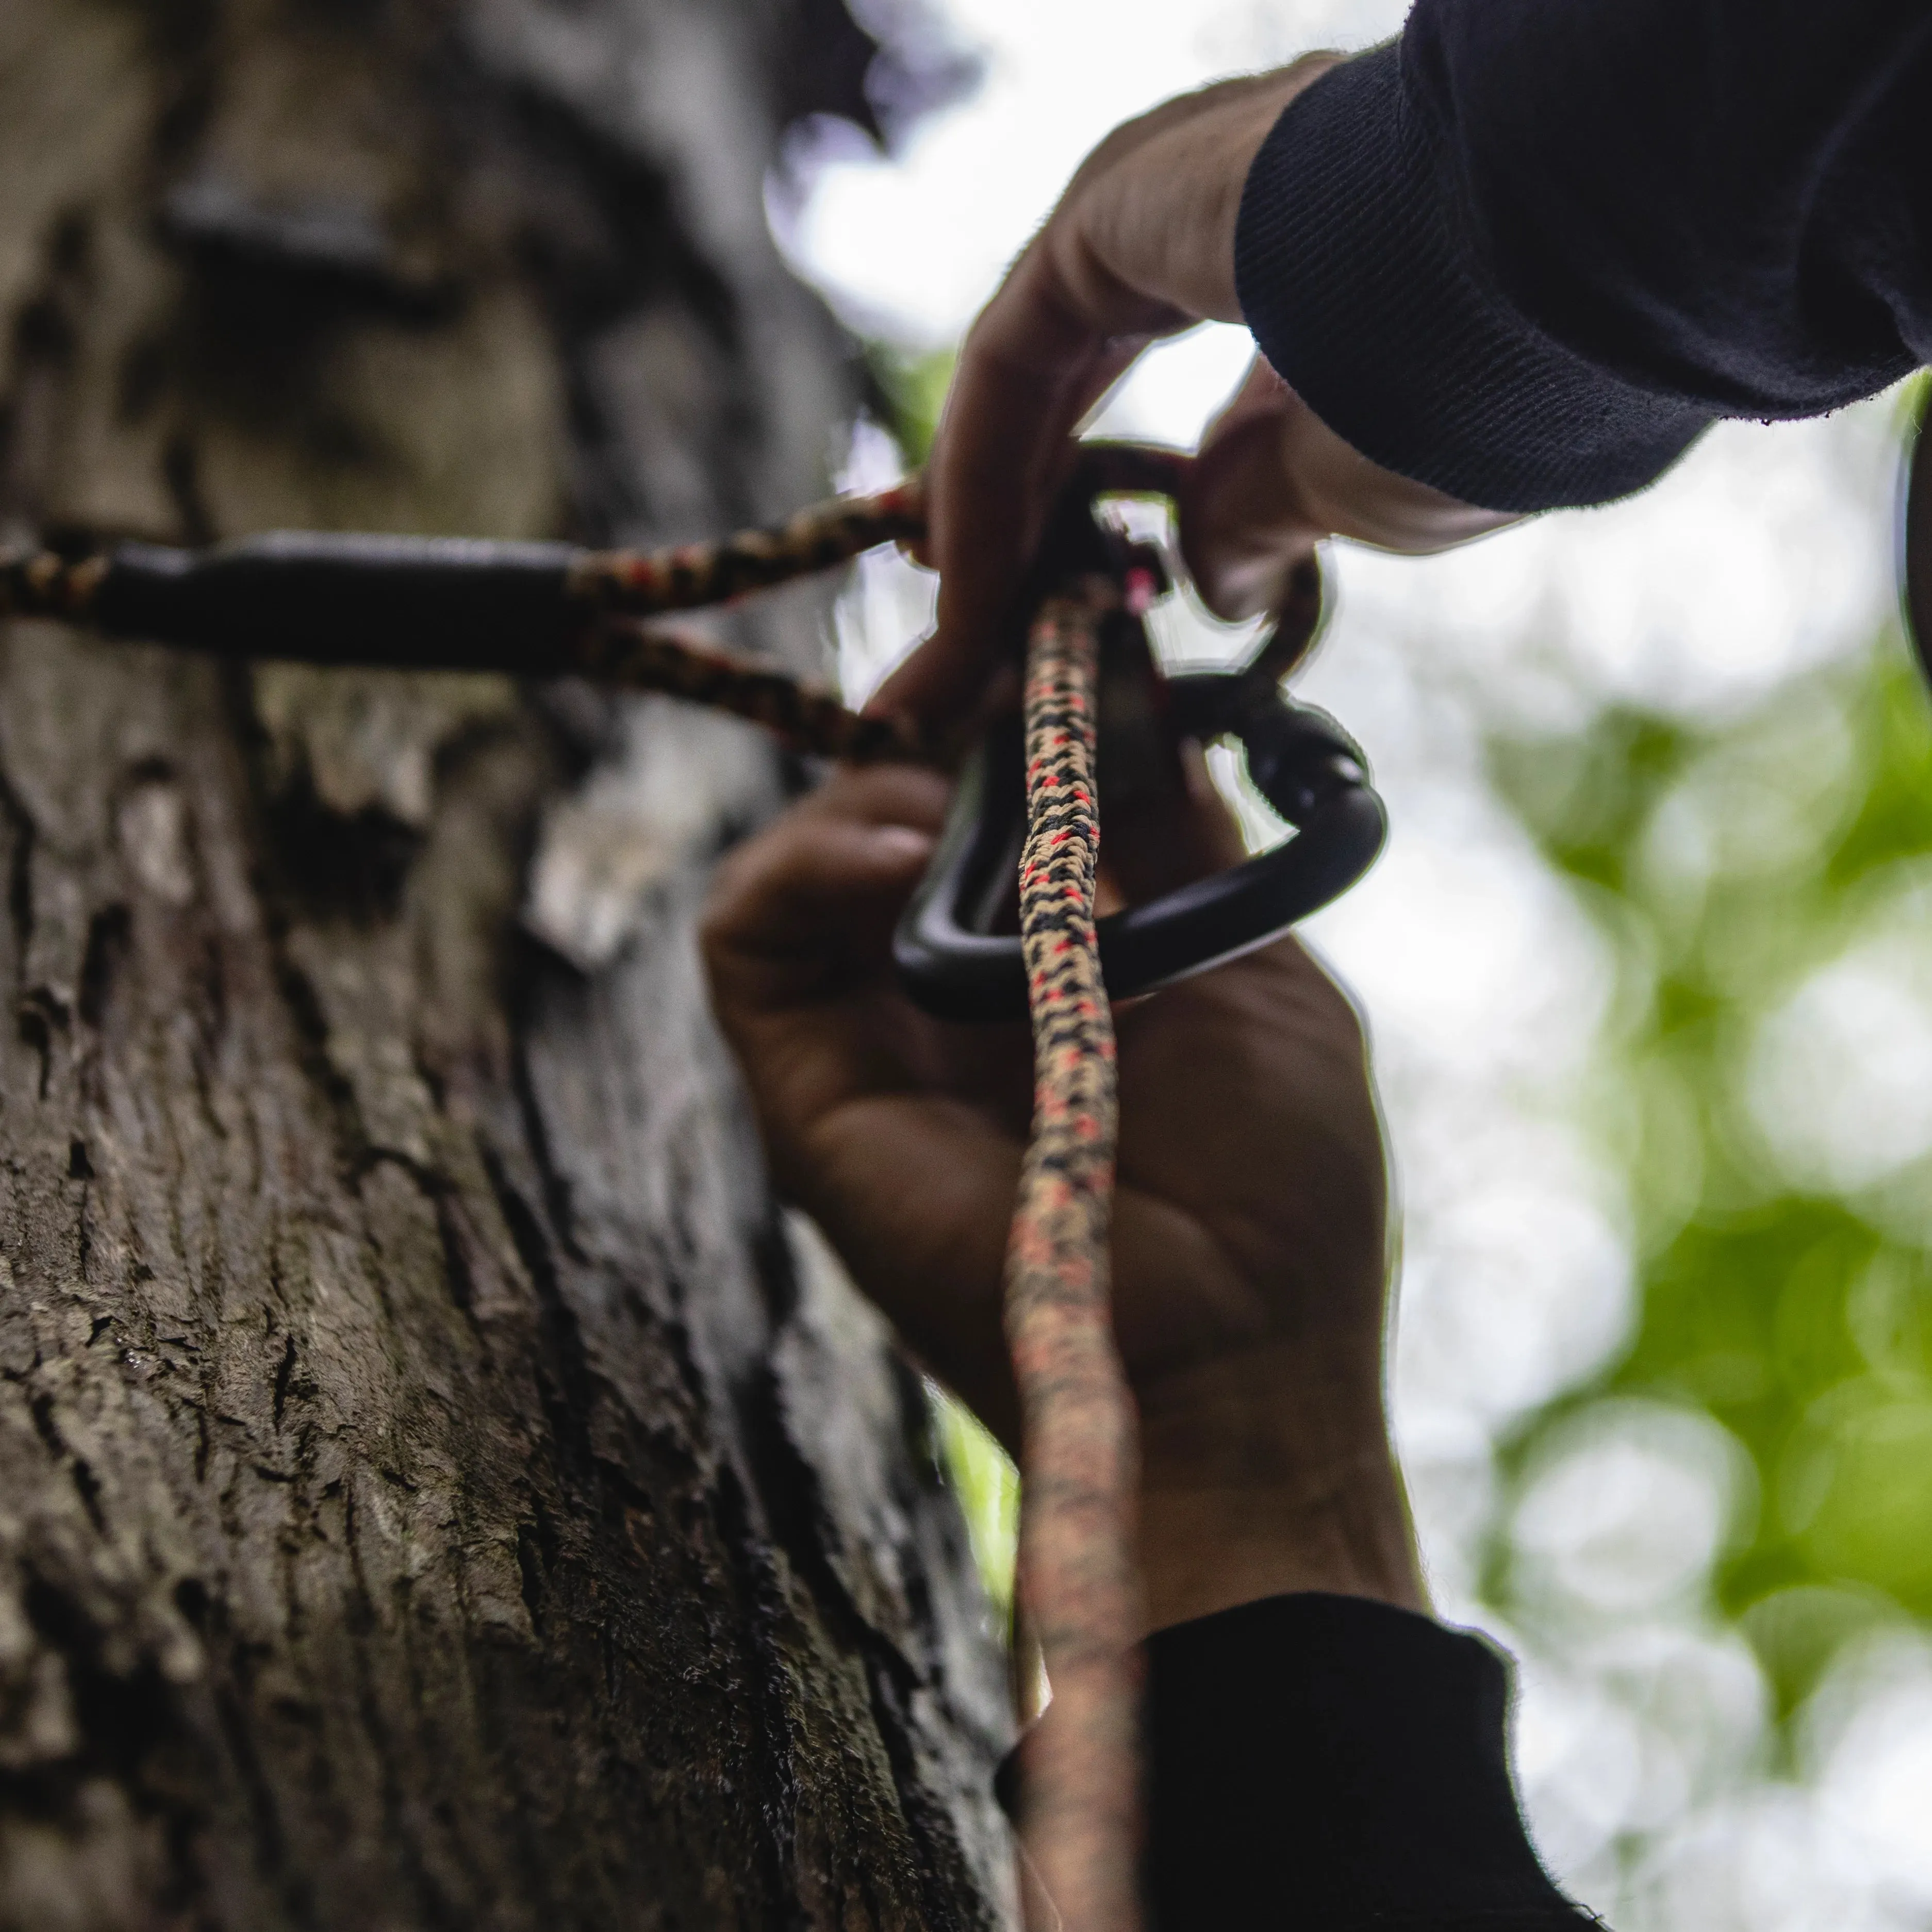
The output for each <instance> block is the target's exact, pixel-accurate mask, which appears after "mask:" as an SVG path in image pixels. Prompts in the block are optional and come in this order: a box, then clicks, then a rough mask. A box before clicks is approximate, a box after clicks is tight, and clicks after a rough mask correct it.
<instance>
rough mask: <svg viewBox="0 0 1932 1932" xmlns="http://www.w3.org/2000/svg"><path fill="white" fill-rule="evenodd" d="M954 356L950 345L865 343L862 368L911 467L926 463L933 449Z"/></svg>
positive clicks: (884, 417)
mask: <svg viewBox="0 0 1932 1932" xmlns="http://www.w3.org/2000/svg"><path fill="white" fill-rule="evenodd" d="M957 360H958V354H957V352H956V351H955V350H951V349H934V350H923V351H919V350H902V349H897V348H895V347H892V345H891V344H889V343H883V342H870V343H868V344H866V346H865V370H866V373H867V374H868V376H869V377H871V381H872V385H873V387H874V390H875V391H876V392H877V393H876V397H875V402H876V404H877V407H878V408H879V410H880V414H881V415H882V416H883V419H884V425H885V427H886V428H887V429H889V430H890V431H892V434H893V436H894V437H895V438H896V439H897V440H898V446H899V447H900V449H902V450H903V451H904V452H905V460H906V462H907V465H908V466H910V467H913V468H915V469H916V468H917V467H918V466H919V464H921V463H923V462H925V460H926V457H927V455H928V454H929V452H930V451H931V450H932V438H933V433H934V431H936V430H937V429H938V427H939V412H940V409H941V405H942V404H944V402H945V401H946V390H947V384H949V383H950V382H951V381H952V380H953V364H954V363H955V362H956V361H957Z"/></svg>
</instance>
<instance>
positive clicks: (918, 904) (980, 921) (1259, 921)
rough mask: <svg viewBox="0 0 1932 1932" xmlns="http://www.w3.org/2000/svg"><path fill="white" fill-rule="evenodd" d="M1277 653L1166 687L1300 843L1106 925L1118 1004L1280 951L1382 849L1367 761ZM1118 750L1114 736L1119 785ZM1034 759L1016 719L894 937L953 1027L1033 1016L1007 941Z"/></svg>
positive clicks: (962, 784) (1109, 979) (963, 799)
mask: <svg viewBox="0 0 1932 1932" xmlns="http://www.w3.org/2000/svg"><path fill="white" fill-rule="evenodd" d="M1310 628H1311V629H1312V619H1311V624H1310ZM1277 656H1278V653H1277V652H1276V651H1274V650H1273V649H1269V648H1266V647H1265V648H1264V649H1263V650H1262V652H1260V653H1259V656H1258V658H1257V659H1256V663H1255V664H1254V665H1253V666H1252V667H1250V668H1249V669H1248V670H1243V671H1237V672H1232V673H1196V674H1192V675H1187V676H1178V677H1175V678H1172V679H1166V680H1164V681H1163V684H1162V685H1161V691H1162V693H1163V697H1164V699H1165V701H1166V706H1165V708H1166V715H1167V721H1168V723H1169V727H1170V729H1171V730H1172V731H1173V732H1174V733H1175V734H1177V735H1179V736H1187V737H1191V738H1195V739H1199V740H1200V741H1201V742H1203V743H1204V744H1205V743H1207V742H1210V741H1211V740H1212V739H1216V738H1219V737H1222V736H1232V737H1234V738H1235V739H1238V740H1239V741H1240V742H1241V746H1242V748H1243V750H1244V752H1245V754H1246V755H1247V767H1248V772H1249V775H1250V777H1251V778H1253V781H1254V783H1255V784H1256V787H1257V789H1258V790H1259V791H1260V792H1261V793H1262V796H1263V797H1265V799H1267V800H1268V802H1269V804H1270V805H1272V806H1273V807H1274V809H1275V810H1276V811H1277V812H1279V813H1280V814H1281V816H1282V817H1283V818H1285V819H1286V820H1288V822H1289V823H1290V824H1291V825H1292V826H1295V835H1294V836H1293V837H1292V838H1289V839H1287V840H1286V841H1283V843H1282V844H1280V845H1277V847H1274V850H1271V851H1268V852H1265V853H1262V854H1260V855H1259V856H1258V857H1256V858H1253V859H1248V860H1247V861H1246V862H1244V863H1243V864H1241V865H1235V866H1233V867H1231V868H1229V870H1227V871H1224V872H1220V873H1217V874H1214V876H1213V877H1209V878H1205V879H1199V880H1195V881H1194V882H1193V883H1191V884H1190V885H1187V886H1182V887H1181V889H1179V890H1178V891H1175V892H1169V893H1167V894H1166V895H1163V897H1161V898H1157V899H1154V900H1151V901H1149V902H1148V903H1147V904H1144V905H1137V906H1133V907H1129V908H1128V909H1127V910H1125V911H1123V912H1118V913H1112V914H1111V915H1110V916H1108V917H1106V918H1105V919H1102V920H1101V921H1100V965H1101V969H1102V971H1103V974H1105V976H1106V983H1107V991H1108V992H1109V995H1110V996H1111V997H1112V998H1115V999H1116V1000H1120V999H1126V998H1130V997H1131V996H1132V995H1135V994H1137V993H1147V992H1153V991H1154V989H1156V988H1157V987H1159V986H1167V985H1169V984H1170V983H1172V982H1173V981H1175V980H1182V979H1185V978H1187V977H1188V976H1189V975H1190V974H1195V973H1201V972H1205V971H1207V970H1208V968H1210V967H1211V966H1218V965H1221V964H1222V963H1223V962H1225V961H1226V960H1229V959H1236V958H1238V957H1239V956H1240V955H1241V954H1242V953H1249V952H1252V951H1253V950H1255V949H1256V947H1262V946H1265V945H1267V944H1269V943H1270V942H1271V941H1273V940H1275V939H1277V938H1280V936H1281V935H1283V933H1285V932H1287V931H1288V930H1289V928H1290V927H1292V926H1294V925H1295V924H1296V923H1297V922H1298V921H1299V920H1301V919H1305V918H1307V916H1308V915H1309V914H1310V913H1313V912H1315V911H1316V910H1319V908H1320V907H1322V906H1325V905H1326V904H1328V903H1329V902H1330V901H1331V900H1333V899H1335V898H1338V897H1340V895H1341V894H1342V893H1343V892H1346V891H1347V890H1348V889H1349V886H1352V885H1353V884H1354V883H1355V881H1356V880H1358V879H1359V878H1360V877H1361V876H1362V874H1364V872H1365V871H1367V870H1368V868H1369V866H1370V865H1371V864H1372V863H1373V861H1374V859H1375V857H1376V854H1377V853H1379V851H1380V850H1382V843H1383V841H1384V839H1385V838H1386V836H1387V835H1388V815H1387V814H1386V812H1385V810H1384V808H1383V806H1382V800H1381V799H1380V798H1379V796H1377V795H1376V792H1375V790H1374V788H1373V786H1372V785H1371V784H1370V782H1369V775H1368V768H1367V760H1366V759H1365V758H1364V757H1363V755H1362V752H1361V748H1360V747H1359V746H1358V745H1356V744H1355V742H1354V740H1353V739H1351V738H1350V737H1349V735H1348V733H1346V732H1345V731H1344V730H1343V729H1342V728H1341V727H1340V725H1339V724H1337V723H1336V722H1335V721H1334V719H1333V718H1331V717H1329V716H1328V714H1327V713H1326V712H1322V711H1318V710H1316V709H1313V708H1312V707H1311V706H1307V705H1301V704H1297V703H1294V702H1292V700H1289V698H1287V697H1285V696H1284V695H1283V694H1282V692H1281V690H1280V685H1279V684H1278V682H1277V671H1276V668H1275V664H1276V661H1277ZM1106 750H1107V741H1106V736H1105V734H1104V731H1103V737H1102V740H1101V757H1102V760H1103V764H1102V781H1103V784H1105V782H1106V766H1105V762H1104V761H1105V759H1106ZM1024 760H1025V747H1024V744H1023V742H1022V731H1021V726H1020V722H1019V719H1018V718H1009V719H1006V720H1003V721H1001V723H1000V724H998V725H996V726H995V728H994V729H993V730H992V731H991V732H989V733H988V735H987V736H986V739H984V740H983V742H982V743H981V744H980V747H979V748H978V749H977V751H975V752H974V754H973V756H972V757H971V759H970V760H968V763H967V765H966V767H965V770H964V772H962V775H961V778H960V781H959V790H958V791H957V793H956V794H955V796H954V799H953V809H952V811H951V813H950V814H949V816H948V817H947V823H946V828H945V830H944V832H943V833H942V834H941V838H940V841H939V844H938V847H937V849H936V850H935V853H934V854H933V859H932V865H930V866H929V868H928V869H927V871H926V877H925V878H924V880H922V882H921V884H920V886H919V889H918V891H917V892H915V893H914V895H913V898H912V900H911V901H910V904H908V905H907V907H906V910H905V912H904V915H903V916H902V917H901V919H900V921H899V925H898V931H897V932H895V935H893V941H892V956H893V959H894V961H895V963H896V965H897V966H898V973H899V978H900V981H901V984H903V985H904V987H905V989H906V991H907V992H908V993H909V994H910V995H911V996H912V998H913V1000H914V1001H916V1003H917V1004H919V1006H921V1007H923V1008H924V1009H925V1010H926V1011H927V1012H928V1013H932V1014H933V1015H935V1016H936V1017H938V1018H939V1019H949V1020H1022V1019H1025V1017H1026V1013H1027V987H1026V971H1025V965H1023V963H1022V959H1021V956H1020V942H1019V938H1018V937H1017V936H1009V935H1004V934H1000V933H997V932H995V931H994V930H993V927H994V925H995V922H996V921H997V920H998V918H999V916H1000V914H1001V910H1002V909H1003V908H1004V906H1005V904H1007V901H1008V899H1009V898H1010V895H1011V892H1012V891H1013V880H1014V877H1015V874H1016V870H1017V868H1018V864H1019V850H1020V844H1021V840H1022V835H1023V834H1024V832H1025V825H1024V816H1025V784H1024V771H1023V766H1024Z"/></svg>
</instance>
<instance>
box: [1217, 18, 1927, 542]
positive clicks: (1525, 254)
mask: <svg viewBox="0 0 1932 1932" xmlns="http://www.w3.org/2000/svg"><path fill="white" fill-rule="evenodd" d="M1235 255H1236V260H1235V268H1236V277H1237V281H1238V286H1239V288H1240V291H1241V302H1242V306H1243V310H1244V314H1246V316H1247V320H1248V323H1249V325H1250V327H1251V328H1252V329H1253V330H1254V332H1255V335H1256V340H1257V341H1259V344H1260V346H1261V348H1262V353H1264V354H1265V356H1267V357H1268V360H1269V362H1271V363H1272V364H1273V365H1274V367H1275V368H1276V369H1277V371H1279V372H1280V374H1281V375H1282V376H1283V377H1284V378H1285V379H1286V380H1287V381H1288V382H1289V383H1290V384H1291V385H1292V386H1293V387H1294V388H1295V389H1296V390H1297V391H1298V392H1299V393H1300V394H1301V395H1302V397H1303V398H1304V399H1305V400H1306V401H1307V403H1308V404H1310V407H1312V408H1313V410H1315V412H1316V414H1317V415H1319V416H1321V417H1322V419H1323V420H1324V421H1325V422H1327V423H1328V425H1329V426H1330V427H1331V428H1333V429H1334V430H1335V431H1337V434H1340V435H1341V436H1342V437H1344V438H1345V439H1346V440H1348V441H1349V443H1352V444H1353V445H1354V446H1355V447H1356V448H1357V449H1360V450H1361V451H1362V452H1363V453H1364V455H1368V456H1370V457H1372V458H1374V459H1375V460H1376V461H1378V462H1379V463H1382V464H1383V465H1384V466H1386V467H1388V468H1390V469H1395V470H1397V471H1399V472H1401V473H1403V475H1409V476H1412V477H1415V478H1418V479H1420V480H1421V481H1424V482H1427V483H1432V484H1435V485H1436V487H1439V488H1440V489H1443V490H1448V492H1449V493H1451V494H1452V495H1454V496H1459V497H1461V498H1462V499H1464V500H1465V501H1466V502H1472V503H1475V504H1478V505H1481V506H1483V507H1484V508H1490V509H1497V510H1538V509H1547V508H1554V507H1556V506H1557V505H1564V504H1576V503H1586V502H1601V501H1604V500H1606V499H1609V498H1610V497H1613V496H1621V495H1623V494H1625V493H1627V492H1628V491H1629V490H1634V489H1637V488H1638V487H1640V486H1641V485H1643V484H1645V483H1647V482H1649V481H1650V480H1651V479H1652V478H1653V477H1654V476H1655V475H1657V474H1658V472H1659V471H1661V469H1664V468H1665V467H1666V466H1667V465H1668V464H1669V463H1671V462H1672V461H1673V460H1675V459H1676V458H1677V457H1678V456H1679V455H1681V454H1682V452H1683V451H1684V449H1685V448H1686V446H1688V444H1689V443H1691V440H1693V439H1694V437H1696V436H1697V434H1699V432H1700V431H1701V430H1702V429H1703V428H1704V427H1705V426H1706V425H1707V424H1709V422H1711V421H1712V420H1713V419H1715V418H1717V417H1720V416H1754V417H1760V418H1767V419H1768V418H1774V417H1791V416H1813V415H1817V414H1820V413H1823V412H1824V411H1826V410H1831V409H1834V408H1837V407H1840V406H1841V405H1842V404H1846V403H1848V402H1850V401H1853V400H1854V399H1855V398H1858V397H1860V396H1864V395H1870V394H1871V393H1872V392H1874V391H1876V390H1877V389H1882V388H1883V387H1884V386H1885V385H1886V384H1887V383H1891V382H1892V381H1894V380H1896V379H1897V377H1900V376H1902V375H1903V374H1906V373H1907V372H1908V371H1910V370H1911V369H1912V368H1915V367H1916V366H1918V365H1919V364H1921V363H1922V362H1925V361H1927V360H1928V359H1932V6H1927V5H1926V4H1925V0H1832V4H1830V5H1824V4H1820V0H1417V5H1416V6H1415V10H1414V11H1413V12H1412V13H1411V14H1410V16H1409V23H1408V25H1407V26H1406V28H1405V29H1404V31H1403V34H1402V37H1400V40H1396V41H1394V42H1391V43H1390V44H1389V45H1388V46H1384V47H1381V48H1379V49H1376V50H1374V51H1373V52H1370V53H1367V54H1364V55H1361V56H1359V57H1358V58H1356V59H1354V60H1352V61H1349V62H1346V64H1344V65H1343V66H1341V67H1340V68H1337V69H1335V70H1334V71H1333V72H1332V73H1331V74H1327V75H1325V76H1324V77H1323V78H1322V80H1319V81H1318V82H1316V83H1315V85H1314V86H1313V87H1311V88H1310V89H1308V90H1307V92H1305V93H1304V95H1301V97H1300V98H1299V99H1298V100H1297V101H1295V103H1294V104H1292V106H1291V107H1289V110H1287V112H1286V113H1285V114H1284V115H1283V116H1282V118H1281V119H1280V121H1279V122H1277V124H1276V126H1275V128H1274V131H1273V132H1272V133H1271V134H1270V136H1268V139H1267V141H1266V142H1264V144H1263V145H1262V150H1261V152H1260V154H1259V155H1258V156H1257V157H1256V161H1255V163H1254V166H1253V169H1252V170H1251V172H1250V175H1249V177H1248V182H1247V191H1246V193H1245V194H1244V197H1243V200H1242V205H1241V218H1240V223H1239V226H1238V233H1237V241H1236V251H1235Z"/></svg>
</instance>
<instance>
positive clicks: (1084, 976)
mask: <svg viewBox="0 0 1932 1932" xmlns="http://www.w3.org/2000/svg"><path fill="white" fill-rule="evenodd" d="M1117 602H1118V593H1117V592H1115V591H1114V587H1113V586H1112V585H1110V584H1109V583H1106V580H1104V579H1103V580H1097V581H1090V582H1089V583H1086V584H1085V585H1083V586H1081V589H1080V591H1079V592H1077V593H1076V594H1074V595H1064V596H1058V597H1055V598H1050V599H1049V600H1048V601H1047V602H1046V604H1043V606H1042V607H1041V608H1040V612H1039V614H1038V615H1037V616H1036V617H1035V619H1034V624H1033V628H1032V633H1031V637H1029V639H1028V651H1027V682H1026V793H1027V835H1026V842H1025V846H1024V847H1023V848H1022V853H1021V856H1020V879H1019V895H1020V935H1021V948H1022V953H1023V954H1024V956H1025V961H1026V973H1027V1001H1028V1008H1029V1010H1030V1011H1031V1015H1032V1021H1033V1037H1034V1118H1033V1136H1032V1139H1031V1142H1030V1143H1029V1144H1028V1148H1027V1151H1026V1159H1025V1165H1024V1166H1023V1167H1022V1170H1021V1176H1020V1193H1019V1203H1018V1205H1017V1207H1016V1209H1015V1211H1014V1214H1013V1232H1012V1235H1011V1238H1010V1242H1009V1244H1008V1247H1007V1282H1006V1328H1007V1346H1008V1347H1009V1349H1010V1351H1011V1352H1012V1356H1013V1375H1014V1378H1015V1380H1016V1382H1017V1383H1018V1385H1019V1396H1020V1407H1021V1416H1022V1469H1023V1471H1024V1475H1025V1481H1024V1484H1023V1486H1022V1491H1021V1502H1022V1510H1021V1518H1020V1558H1019V1580H1020V1589H1021V1592H1022V1596H1023V1598H1024V1600H1025V1603H1026V1605H1027V1607H1028V1610H1029V1611H1030V1613H1031V1616H1032V1619H1033V1623H1034V1628H1035V1630H1036V1631H1037V1634H1038V1637H1039V1640H1040V1650H1041V1653H1042V1655H1043V1658H1044V1660H1045V1662H1046V1671H1047V1676H1048V1678H1049V1681H1050V1682H1051V1683H1052V1687H1053V1700H1054V1702H1053V1717H1052V1721H1051V1722H1050V1723H1049V1724H1043V1725H1042V1726H1041V1727H1040V1728H1039V1730H1038V1731H1037V1733H1036V1734H1035V1736H1034V1738H1033V1739H1032V1740H1031V1743H1030V1745H1029V1750H1028V1774H1029V1775H1028V1781H1027V1783H1026V1786H1025V1790H1024V1793H1023V1803H1024V1807H1025V1817H1024V1826H1025V1831H1026V1834H1027V1838H1028V1843H1029V1845H1030V1846H1031V1849H1032V1855H1033V1858H1034V1864H1035V1866H1036V1867H1037V1870H1038V1873H1039V1875H1040V1879H1041V1882H1043V1885H1045V1887H1046V1891H1047V1893H1048V1895H1049V1897H1051V1898H1052V1900H1053V1901H1054V1903H1055V1905H1056V1906H1058V1909H1059V1912H1060V1915H1061V1920H1062V1922H1063V1924H1064V1927H1066V1932H1130V1928H1131V1927H1133V1926H1135V1925H1136V1924H1138V1923H1139V1871H1138V1864H1139V1860H1138V1847H1139V1765H1140V1754H1139V1748H1138V1736H1139V1673H1138V1670H1137V1667H1136V1649H1135V1646H1136V1643H1137V1642H1138V1640H1139V1637H1140V1635H1141V1630H1140V1616H1139V1600H1140V1592H1139V1582H1138V1579H1137V1577H1136V1568H1135V1563H1134V1558H1133V1528H1134V1523H1133V1518H1134V1497H1135V1493H1136V1474H1137V1468H1138V1454H1137V1448H1136V1430H1135V1409H1134V1404H1133V1397H1132V1396H1131V1395H1130V1393H1129V1391H1128V1388H1127V1378H1126V1375H1125V1373H1124V1370H1122V1367H1121V1359H1120V1355H1119V1353H1118V1350H1117V1349H1116V1348H1115V1344H1114V1331H1113V1321H1112V1313H1111V1309H1110V1304H1109V1229H1110V1226H1111V1223H1112V1211H1113V1193H1114V1148H1115V1118H1116V1106H1115V1052H1114V1024H1113V1015H1112V1010H1111V1008H1110V1007H1109V1005H1108V1002H1107V989H1106V986H1105V985H1104V984H1103V982H1102V980H1101V977H1100V948H1099V945H1098V943H1097V939H1096V937H1095V932H1094V895H1095V890H1096V886H1097V880H1098V875H1099V866H1100V814H1099V811H1098V807H1097V787H1096V779H1095V769H1094V767H1095V754H1096V751H1097V742H1096V741H1097V730H1096V722H1097V720H1096V710H1097V703H1096V695H1095V690H1096V682H1097V668H1098V662H1099V655H1100V625H1101V622H1102V621H1103V615H1104V613H1105V612H1106V610H1108V609H1109V607H1112V605H1113V604H1115V603H1117Z"/></svg>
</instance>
